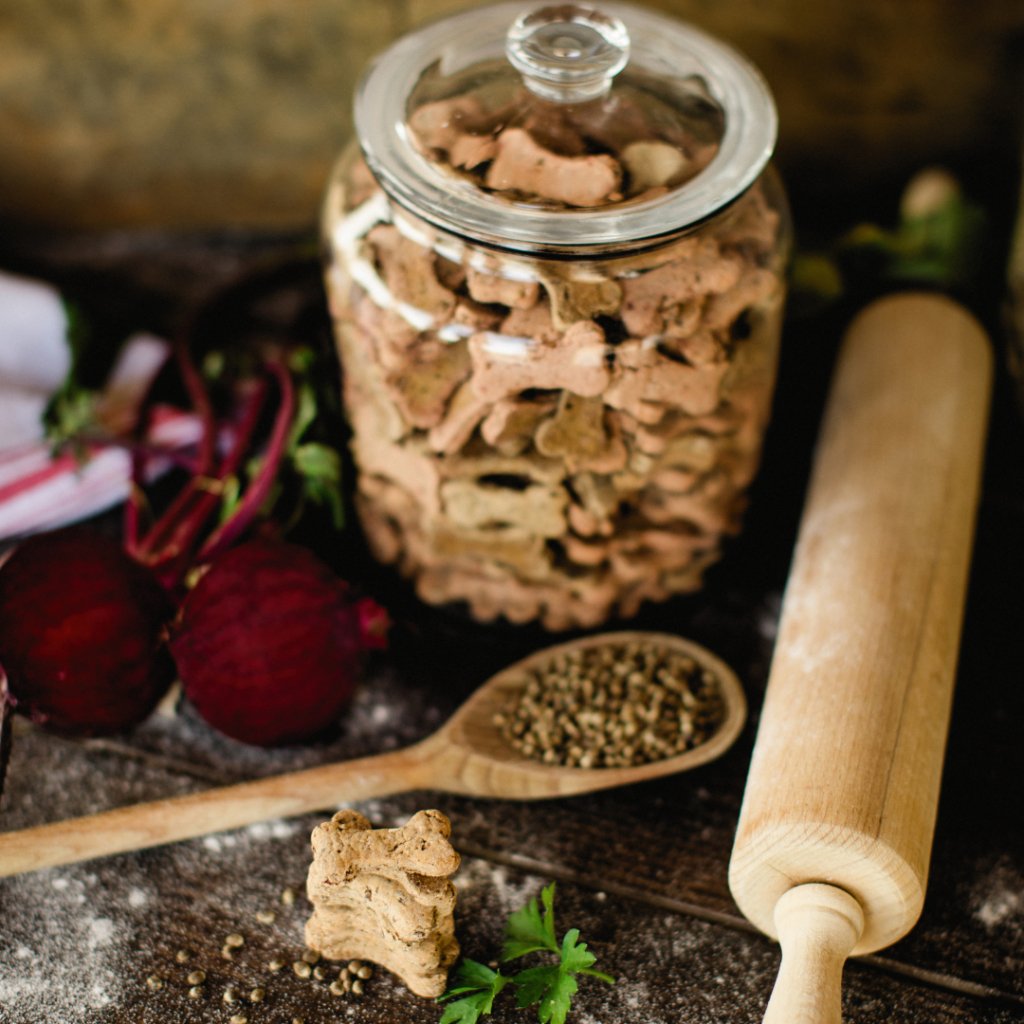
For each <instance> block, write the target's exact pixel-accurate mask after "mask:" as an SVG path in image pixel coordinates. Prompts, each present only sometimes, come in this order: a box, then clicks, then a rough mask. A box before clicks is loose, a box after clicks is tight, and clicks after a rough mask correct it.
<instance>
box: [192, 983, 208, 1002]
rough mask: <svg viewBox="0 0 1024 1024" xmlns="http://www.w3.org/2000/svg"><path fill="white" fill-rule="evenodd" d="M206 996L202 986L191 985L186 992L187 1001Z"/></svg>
mask: <svg viewBox="0 0 1024 1024" xmlns="http://www.w3.org/2000/svg"><path fill="white" fill-rule="evenodd" d="M204 995H206V989H204V988H203V986H202V985H193V986H192V987H191V988H190V989H189V990H188V997H189V999H202V998H203V996H204Z"/></svg>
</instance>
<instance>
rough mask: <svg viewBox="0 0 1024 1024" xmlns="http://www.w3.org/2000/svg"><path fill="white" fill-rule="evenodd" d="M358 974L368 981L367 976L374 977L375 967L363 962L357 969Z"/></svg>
mask: <svg viewBox="0 0 1024 1024" xmlns="http://www.w3.org/2000/svg"><path fill="white" fill-rule="evenodd" d="M356 975H357V976H358V977H360V978H362V979H363V981H366V979H367V978H372V977H373V968H372V967H370V966H369V964H363V965H362V967H360V968H359V970H357V971H356Z"/></svg>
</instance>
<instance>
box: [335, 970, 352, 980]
mask: <svg viewBox="0 0 1024 1024" xmlns="http://www.w3.org/2000/svg"><path fill="white" fill-rule="evenodd" d="M338 977H339V978H340V979H341V980H342V981H351V980H352V972H351V971H350V970H349V969H348V968H347V967H342V969H341V970H340V971H339V972H338Z"/></svg>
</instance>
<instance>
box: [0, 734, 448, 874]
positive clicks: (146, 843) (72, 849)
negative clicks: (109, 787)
mask: <svg viewBox="0 0 1024 1024" xmlns="http://www.w3.org/2000/svg"><path fill="white" fill-rule="evenodd" d="M431 749H432V748H430V747H428V746H427V745H426V744H425V743H420V744H416V745H414V746H411V747H406V748H404V749H402V750H396V751H393V752H389V753H386V754H376V755H374V756H372V757H362V758H357V759H355V760H352V761H341V762H338V763H336V764H327V765H322V766H320V767H317V768H307V769H304V770H302V771H297V772H289V773H286V774H284V775H274V776H271V777H269V778H266V779H256V780H254V781H252V782H242V783H239V784H238V785H234V786H221V787H216V788H214V789H208V790H204V791H201V792H198V793H189V794H187V795H186V796H177V797H169V798H167V799H164V800H154V801H151V802H149V803H142V804H134V805H132V806H129V807H119V808H116V809H114V810H111V811H103V812H101V813H99V814H91V815H87V816H85V817H81V818H70V819H68V820H66V821H58V822H53V823H52V824H49V825H39V826H36V827H34V828H27V829H22V830H21V831H15V832H5V833H0V876H6V875H17V874H20V873H21V872H23V871H35V870H38V869H40V868H48V867H56V866H57V865H60V864H74V863H77V862H78V861H83V860H89V859H90V858H92V857H103V856H107V855H109V854H114V853H125V852H126V851H129V850H142V849H146V848H147V847H150V846H160V845H161V844H163V843H171V842H177V841H178V840H181V839H192V838H194V837H196V836H203V835H208V834H209V833H211V832H221V831H223V830H225V829H231V828H239V827H241V826H243V825H251V824H253V823H254V822H258V821H266V820H268V819H271V818H285V817H289V816H291V815H296V814H306V813H309V812H311V811H317V810H323V809H325V808H337V807H338V806H340V805H342V804H347V803H350V802H352V801H355V800H364V799H367V798H369V797H375V796H387V795H389V794H391V793H404V792H406V791H408V790H410V789H416V788H419V787H420V786H422V785H425V784H426V781H427V780H428V777H429V776H430V774H431V766H432V757H433V755H432V753H431ZM434 749H436V748H434Z"/></svg>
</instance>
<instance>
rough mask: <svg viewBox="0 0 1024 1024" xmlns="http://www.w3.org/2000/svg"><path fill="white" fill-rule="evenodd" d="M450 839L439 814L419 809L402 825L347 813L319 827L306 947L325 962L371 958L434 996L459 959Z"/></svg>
mask: <svg viewBox="0 0 1024 1024" xmlns="http://www.w3.org/2000/svg"><path fill="white" fill-rule="evenodd" d="M450 834H451V823H450V822H449V821H448V819H447V818H446V817H445V816H444V815H443V814H442V813H441V812H440V811H419V812H418V813H416V814H414V815H413V816H412V818H410V819H409V821H408V822H406V824H405V825H403V826H402V827H401V828H390V829H388V828H382V829H375V828H373V827H372V826H371V825H370V822H369V821H368V820H367V819H366V818H365V817H363V815H361V814H360V813H359V812H358V811H352V810H343V811H339V812H338V813H337V814H336V815H335V816H334V817H333V818H332V819H331V820H330V821H327V822H324V823H323V824H321V825H318V826H317V827H316V829H314V831H313V836H312V846H313V863H312V865H311V866H310V869H309V876H308V879H307V883H306V890H307V893H308V895H309V899H310V902H311V903H312V904H313V908H314V909H313V916H312V917H310V919H309V920H308V921H307V922H306V936H305V937H306V945H307V946H309V948H310V949H314V950H316V951H317V952H319V953H320V954H321V955H323V956H325V957H327V958H328V959H330V960H349V959H361V960H370V961H372V962H374V963H376V964H380V965H381V966H382V967H385V968H387V969H388V970H389V971H391V972H392V973H394V974H396V975H398V977H400V978H401V979H402V981H404V982H405V984H406V985H408V987H409V989H410V990H411V991H412V992H414V993H415V994H416V995H419V996H423V997H424V998H428V999H429V998H436V997H437V996H439V995H440V994H441V993H442V992H443V991H444V989H445V986H446V984H447V978H448V968H449V967H450V966H451V965H452V964H453V963H454V962H455V960H456V958H457V957H458V954H459V945H458V942H457V941H456V939H455V921H454V916H453V915H454V910H455V887H454V886H453V885H452V883H451V882H450V881H449V880H448V876H449V875H451V874H452V873H453V872H454V871H455V870H456V869H457V868H458V866H459V855H458V853H456V852H455V850H454V848H453V847H452V845H451V843H450V842H449V841H448V837H449V835H450Z"/></svg>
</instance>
